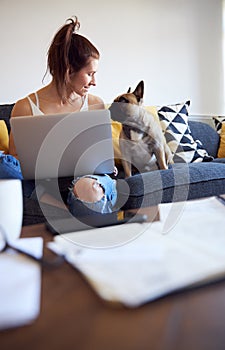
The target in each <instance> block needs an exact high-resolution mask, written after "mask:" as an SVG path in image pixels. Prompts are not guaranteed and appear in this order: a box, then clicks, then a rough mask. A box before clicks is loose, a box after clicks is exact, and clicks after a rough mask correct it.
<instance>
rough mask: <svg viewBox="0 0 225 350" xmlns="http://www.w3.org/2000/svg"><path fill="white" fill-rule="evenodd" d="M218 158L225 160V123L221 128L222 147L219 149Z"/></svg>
mask: <svg viewBox="0 0 225 350" xmlns="http://www.w3.org/2000/svg"><path fill="white" fill-rule="evenodd" d="M217 156H218V158H225V123H222V126H221V128H220V145H219V149H218V154H217Z"/></svg>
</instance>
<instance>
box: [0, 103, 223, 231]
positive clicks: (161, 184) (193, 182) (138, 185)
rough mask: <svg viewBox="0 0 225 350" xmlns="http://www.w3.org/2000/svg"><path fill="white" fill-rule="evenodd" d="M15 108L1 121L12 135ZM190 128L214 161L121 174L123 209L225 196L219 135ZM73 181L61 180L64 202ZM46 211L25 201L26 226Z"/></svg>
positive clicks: (51, 212) (53, 212)
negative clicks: (10, 120) (12, 112)
mask: <svg viewBox="0 0 225 350" xmlns="http://www.w3.org/2000/svg"><path fill="white" fill-rule="evenodd" d="M12 107H13V104H9V105H1V106H0V119H4V120H5V122H6V124H7V127H8V130H9V131H10V124H9V118H10V113H11V110H12ZM189 126H190V129H191V132H192V135H193V137H194V138H195V139H199V140H200V141H201V142H202V144H203V146H204V148H205V149H206V150H207V152H208V153H209V154H210V155H211V156H213V157H214V159H213V160H212V161H210V162H201V163H190V164H186V163H179V164H174V165H173V166H171V167H170V168H169V169H168V170H156V171H152V172H148V173H143V174H137V175H133V176H132V177H130V178H128V179H126V180H124V179H123V176H122V173H120V174H119V178H118V181H117V188H118V206H119V207H121V208H122V209H130V208H138V207H140V206H150V205H156V204H159V203H166V202H175V201H183V200H190V199H199V198H203V197H208V196H217V195H219V194H224V193H225V159H224V158H217V150H218V147H219V141H220V140H219V135H218V134H217V132H216V130H215V129H214V128H213V127H212V126H210V125H208V124H206V123H203V122H200V121H189ZM70 181H71V178H66V179H61V180H60V190H61V194H62V198H63V200H64V201H65V200H66V197H67V191H68V186H69V184H70ZM28 185H29V184H28ZM26 186H27V183H26V181H24V182H23V187H24V188H25V187H26ZM42 209H43V207H42ZM42 209H41V208H40V207H39V205H38V202H37V201H35V200H33V199H28V198H24V221H23V224H24V225H29V224H35V223H40V222H44V221H45V217H44V215H43V213H42ZM44 209H45V212H47V213H48V216H49V217H51V218H59V217H67V213H66V212H65V211H64V210H61V209H58V208H55V207H53V206H51V205H45V208H44Z"/></svg>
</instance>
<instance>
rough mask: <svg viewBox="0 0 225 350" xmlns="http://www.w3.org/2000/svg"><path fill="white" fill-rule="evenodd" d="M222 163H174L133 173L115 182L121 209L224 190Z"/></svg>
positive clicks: (206, 195) (185, 198) (224, 168)
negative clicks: (121, 204)
mask: <svg viewBox="0 0 225 350" xmlns="http://www.w3.org/2000/svg"><path fill="white" fill-rule="evenodd" d="M224 175H225V165H224V164H220V163H216V162H210V163H204V162H202V163H190V164H186V163H182V164H175V165H173V166H172V167H171V168H170V169H168V170H156V171H152V172H151V173H149V172H148V173H143V174H138V175H134V176H132V177H130V178H128V179H126V180H123V181H119V183H118V196H119V204H120V203H124V204H123V208H124V209H128V208H138V207H140V206H150V205H156V204H159V203H167V202H176V201H185V200H189V199H198V198H202V197H209V196H214V195H219V194H222V193H225V176H224Z"/></svg>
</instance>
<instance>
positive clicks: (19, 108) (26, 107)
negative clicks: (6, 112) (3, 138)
mask: <svg viewBox="0 0 225 350" xmlns="http://www.w3.org/2000/svg"><path fill="white" fill-rule="evenodd" d="M31 113H32V112H31V108H30V104H29V102H28V100H27V98H24V99H22V100H19V101H17V102H16V104H15V105H14V107H13V109H12V112H11V118H15V117H21V116H24V115H31ZM9 154H11V155H13V156H14V157H15V158H18V156H17V152H16V147H15V143H14V139H13V134H12V132H10V135H9Z"/></svg>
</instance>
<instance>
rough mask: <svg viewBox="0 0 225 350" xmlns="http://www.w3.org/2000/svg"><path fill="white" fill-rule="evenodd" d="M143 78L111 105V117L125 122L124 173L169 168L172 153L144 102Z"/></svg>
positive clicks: (122, 151) (123, 140)
mask: <svg viewBox="0 0 225 350" xmlns="http://www.w3.org/2000/svg"><path fill="white" fill-rule="evenodd" d="M143 95H144V82H143V81H140V83H139V84H138V85H137V86H136V88H135V89H134V91H133V92H131V88H129V89H128V91H127V93H124V94H121V95H119V96H118V97H116V98H115V100H114V101H113V103H112V104H111V106H110V107H109V110H110V113H111V118H112V120H115V121H118V122H120V123H122V130H121V132H120V137H119V145H120V151H121V156H122V159H121V162H122V165H123V168H124V173H125V177H129V176H131V175H132V170H133V169H134V168H136V170H137V171H138V172H146V171H151V170H156V169H168V164H169V163H173V162H172V153H171V151H170V149H169V147H168V145H167V144H166V140H165V137H164V135H163V132H162V129H161V127H160V124H159V122H158V121H157V120H156V119H155V118H154V116H153V115H151V114H150V113H148V112H147V111H146V109H145V108H144V107H143V106H142V102H143Z"/></svg>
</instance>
